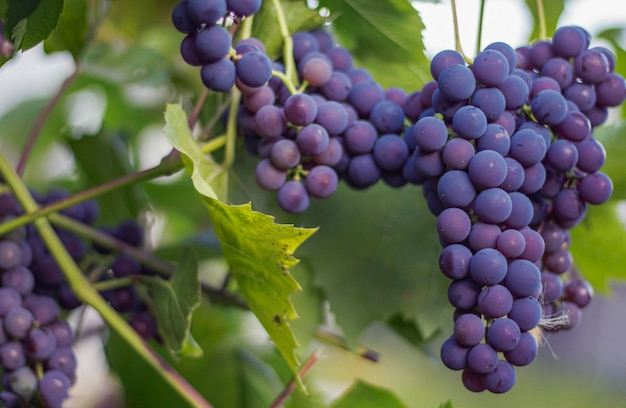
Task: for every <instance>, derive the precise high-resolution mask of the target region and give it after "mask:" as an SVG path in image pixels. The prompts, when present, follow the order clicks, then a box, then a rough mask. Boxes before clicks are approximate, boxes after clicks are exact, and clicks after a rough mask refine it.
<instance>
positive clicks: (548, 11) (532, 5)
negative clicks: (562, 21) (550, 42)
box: [526, 0, 565, 42]
mask: <svg viewBox="0 0 626 408" xmlns="http://www.w3.org/2000/svg"><path fill="white" fill-rule="evenodd" d="M538 3H540V4H541V5H542V6H543V12H544V15H545V23H546V35H547V36H548V37H552V34H554V31H556V28H557V23H558V22H559V17H561V14H562V13H563V10H564V9H565V0H550V1H542V2H538V1H537V0H526V6H527V7H528V10H529V11H530V14H531V16H532V18H533V29H532V31H531V33H530V37H529V38H528V40H529V41H530V42H533V41H536V40H546V39H547V38H540V35H541V32H540V22H539V14H538V13H537V4H538Z"/></svg>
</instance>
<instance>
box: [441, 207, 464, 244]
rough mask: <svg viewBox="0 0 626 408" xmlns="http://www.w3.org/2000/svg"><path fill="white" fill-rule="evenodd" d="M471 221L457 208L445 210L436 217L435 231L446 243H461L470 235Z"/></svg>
mask: <svg viewBox="0 0 626 408" xmlns="http://www.w3.org/2000/svg"><path fill="white" fill-rule="evenodd" d="M471 225H472V223H471V221H470V218H469V216H468V215H467V213H466V212H465V211H463V210H460V209H458V208H446V209H445V210H443V211H442V212H441V214H439V216H438V217H437V231H438V232H439V236H440V237H441V238H442V239H443V240H444V241H445V242H447V243H450V244H456V243H459V242H463V240H465V239H466V238H467V237H468V236H469V233H470V229H471Z"/></svg>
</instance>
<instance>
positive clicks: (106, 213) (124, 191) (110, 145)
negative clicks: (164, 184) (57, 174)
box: [67, 132, 145, 224]
mask: <svg viewBox="0 0 626 408" xmlns="http://www.w3.org/2000/svg"><path fill="white" fill-rule="evenodd" d="M67 143H68V145H69V146H70V148H71V149H72V152H73V153H74V158H75V160H76V164H77V166H78V167H79V169H80V170H81V171H82V174H83V177H84V179H85V185H88V186H97V185H100V184H103V183H106V182H108V181H111V180H114V179H116V178H118V177H122V176H125V175H126V174H128V173H129V172H131V171H132V167H131V165H130V163H129V160H128V153H127V147H126V146H125V145H124V143H123V142H122V140H121V138H120V136H119V135H118V134H112V133H102V132H101V133H99V134H97V135H93V136H88V135H85V136H83V137H81V138H80V139H68V140H67ZM98 202H99V203H100V207H101V208H102V216H101V218H100V220H101V221H102V222H103V223H109V224H115V223H117V222H119V221H120V220H122V219H127V218H130V219H137V215H138V214H139V211H140V209H141V208H143V206H144V204H145V197H144V196H143V195H142V194H141V193H140V190H139V189H138V188H137V187H136V186H129V187H122V188H117V189H115V190H113V191H111V192H108V193H106V194H103V195H101V196H99V197H98Z"/></svg>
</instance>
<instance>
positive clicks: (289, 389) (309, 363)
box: [270, 350, 320, 408]
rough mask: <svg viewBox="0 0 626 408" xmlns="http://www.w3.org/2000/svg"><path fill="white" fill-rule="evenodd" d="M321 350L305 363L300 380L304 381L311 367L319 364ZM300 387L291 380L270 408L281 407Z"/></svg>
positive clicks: (299, 374)
mask: <svg viewBox="0 0 626 408" xmlns="http://www.w3.org/2000/svg"><path fill="white" fill-rule="evenodd" d="M319 358H320V357H319V350H316V351H315V352H314V353H313V354H311V356H310V357H309V358H308V359H307V360H306V361H305V362H304V364H303V365H302V368H301V369H300V371H299V372H298V378H300V380H302V378H304V376H305V375H306V373H307V372H308V371H309V370H310V369H311V367H313V365H314V364H315V363H317V361H318V360H319ZM297 386H298V382H297V381H296V380H295V379H294V380H291V381H290V382H289V384H287V386H286V387H285V388H284V389H283V390H282V391H281V393H280V394H279V395H278V396H277V397H276V399H275V400H274V402H272V404H271V405H270V408H279V407H281V406H282V405H283V404H284V403H285V401H286V400H287V398H289V396H290V395H291V393H292V392H293V391H294V390H295V389H296V387H297Z"/></svg>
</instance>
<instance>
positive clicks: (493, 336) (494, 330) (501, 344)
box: [487, 301, 521, 351]
mask: <svg viewBox="0 0 626 408" xmlns="http://www.w3.org/2000/svg"><path fill="white" fill-rule="evenodd" d="M513 304H515V301H514V302H513ZM520 338H521V331H520V327H519V326H518V325H517V323H516V322H515V320H513V319H509V318H506V317H502V318H500V319H495V320H494V321H493V322H492V323H491V325H490V326H489V328H488V329H487V344H489V345H490V346H491V347H493V349H494V350H496V351H510V350H513V349H514V348H515V347H516V346H517V345H518V344H519V341H520Z"/></svg>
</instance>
